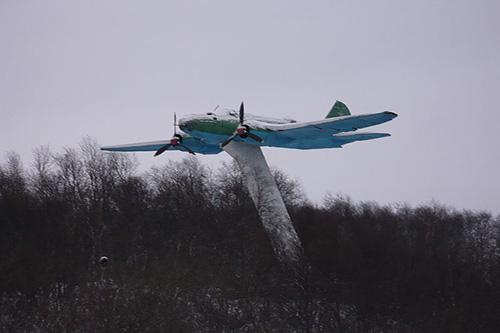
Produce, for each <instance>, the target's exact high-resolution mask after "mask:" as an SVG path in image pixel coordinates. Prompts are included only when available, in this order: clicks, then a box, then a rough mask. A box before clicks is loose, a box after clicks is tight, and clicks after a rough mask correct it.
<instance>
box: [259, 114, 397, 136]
mask: <svg viewBox="0 0 500 333" xmlns="http://www.w3.org/2000/svg"><path fill="white" fill-rule="evenodd" d="M395 117H397V114H395V113H393V112H390V111H384V112H380V113H373V114H366V115H357V116H345V117H336V118H327V119H323V120H318V121H313V122H303V123H293V124H284V125H268V126H266V129H267V130H269V131H271V132H273V135H272V136H276V137H288V138H290V139H308V138H318V137H325V138H328V137H330V136H332V135H333V134H337V133H342V132H352V131H356V130H357V129H359V128H365V127H369V126H374V125H378V124H382V123H385V122H387V121H390V120H392V119H394V118H395Z"/></svg>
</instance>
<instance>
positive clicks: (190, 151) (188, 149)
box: [181, 144, 196, 155]
mask: <svg viewBox="0 0 500 333" xmlns="http://www.w3.org/2000/svg"><path fill="white" fill-rule="evenodd" d="M181 147H182V148H184V149H186V150H187V151H188V152H189V153H190V154H193V155H196V154H195V153H194V151H192V150H191V149H190V148H188V147H186V146H184V145H183V144H181Z"/></svg>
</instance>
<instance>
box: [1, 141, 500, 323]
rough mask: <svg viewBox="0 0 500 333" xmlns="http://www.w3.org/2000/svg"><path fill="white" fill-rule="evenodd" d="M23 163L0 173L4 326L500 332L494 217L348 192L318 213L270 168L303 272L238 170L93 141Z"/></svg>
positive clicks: (11, 160) (11, 161) (498, 240)
mask: <svg viewBox="0 0 500 333" xmlns="http://www.w3.org/2000/svg"><path fill="white" fill-rule="evenodd" d="M32 160H33V162H31V163H30V165H28V166H24V165H23V163H22V161H21V159H20V157H19V156H18V155H17V154H16V153H8V154H6V156H5V158H4V162H3V163H2V164H0V228H1V229H0V238H1V239H0V256H1V260H0V277H1V278H0V313H1V317H0V331H2V332H92V331H95V332H98V331H101V332H102V331H110V332H111V331H113V332H117V331H151V332H497V331H498V328H499V327H500V249H499V247H498V244H500V217H494V216H492V215H491V214H490V213H488V212H482V211H479V212H476V211H467V210H458V209H455V208H451V207H447V206H444V205H441V204H439V203H435V202H431V203H429V204H426V205H422V206H418V207H411V206H409V205H406V204H392V205H387V206H381V205H379V204H377V203H373V202H353V201H352V200H351V199H350V198H349V197H348V196H346V195H326V196H325V198H324V201H323V203H322V204H321V205H318V204H312V203H310V202H309V201H308V199H307V198H306V196H305V195H304V193H303V191H302V190H301V186H300V182H299V181H297V180H295V179H292V178H290V177H289V176H288V175H286V174H284V173H283V172H282V171H280V170H279V169H276V168H275V169H274V174H275V178H276V182H277V184H278V187H279V189H280V191H281V193H282V195H283V198H284V200H285V203H286V205H287V207H288V210H289V212H290V215H291V217H292V221H293V223H294V225H295V228H296V230H297V232H298V234H299V237H300V239H301V242H302V244H303V247H304V251H305V257H306V258H307V260H308V262H309V265H310V270H308V272H307V273H305V274H294V273H292V272H291V271H289V270H287V269H284V268H283V267H282V266H281V265H280V264H279V262H278V261H277V260H276V258H275V256H274V253H273V250H272V248H271V245H270V241H269V239H268V237H267V234H266V232H265V231H264V229H263V226H262V224H261V223H260V220H259V217H258V215H257V211H256V209H255V207H254V205H253V203H252V201H251V200H250V198H249V195H248V193H247V191H246V187H245V184H244V183H243V180H242V177H241V175H240V172H239V170H238V168H237V166H236V164H223V165H222V166H221V167H220V168H219V169H217V170H213V169H211V168H208V167H206V166H204V165H203V164H202V163H200V161H199V160H198V159H197V158H195V157H187V158H185V159H184V160H182V162H171V161H168V158H165V165H164V166H163V167H157V168H152V169H151V170H149V171H147V172H143V173H139V172H138V171H137V162H136V160H135V158H134V155H127V154H119V153H103V152H101V151H100V150H99V145H98V144H97V142H96V141H95V140H92V139H90V138H84V139H83V140H82V143H81V144H80V145H79V147H77V148H69V147H67V148H64V149H63V150H62V152H59V153H53V152H51V151H50V149H49V148H48V147H39V148H37V149H35V150H34V152H33V159H32ZM332 190H333V191H335V189H332ZM104 255H105V256H107V257H108V258H109V261H108V265H107V266H106V267H101V265H100V264H99V258H100V257H101V256H104Z"/></svg>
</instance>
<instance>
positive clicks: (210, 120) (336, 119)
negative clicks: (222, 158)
mask: <svg viewBox="0 0 500 333" xmlns="http://www.w3.org/2000/svg"><path fill="white" fill-rule="evenodd" d="M216 111H217V112H216ZM396 117H397V114H396V113H394V112H390V111H383V112H379V113H372V114H364V115H351V112H350V111H349V109H348V108H347V106H346V105H345V104H344V103H342V102H340V101H336V102H335V104H334V105H333V107H332V108H331V110H330V111H329V112H328V114H327V115H326V117H325V118H324V119H321V120H316V121H310V122H297V121H295V120H293V119H290V118H283V119H276V118H270V117H261V116H253V115H251V114H245V110H244V104H243V102H242V103H241V105H240V109H239V111H236V110H231V109H221V110H219V111H218V107H217V108H216V110H214V112H208V113H206V114H202V115H189V116H186V117H184V118H182V119H180V120H179V123H177V119H176V118H177V117H176V115H175V114H174V135H173V137H172V138H171V139H170V140H161V141H151V142H143V143H134V144H125V145H116V146H105V147H102V148H101V150H105V151H121V152H134V151H155V154H154V156H158V155H160V154H162V153H163V152H165V151H167V150H179V151H184V152H188V153H190V154H193V155H195V154H197V153H199V154H204V155H208V154H218V153H220V152H221V151H223V150H224V147H225V146H226V145H228V144H229V143H230V142H232V141H235V142H245V143H247V144H251V145H257V146H267V147H279V148H290V149H324V148H341V147H342V146H343V145H345V144H347V143H351V142H355V141H364V140H371V139H377V138H383V137H387V136H390V134H388V133H369V132H361V131H358V129H361V128H365V127H370V126H374V125H378V124H382V123H385V122H387V121H390V120H392V119H394V118H396ZM177 127H178V128H179V129H180V130H181V132H180V133H178V132H177Z"/></svg>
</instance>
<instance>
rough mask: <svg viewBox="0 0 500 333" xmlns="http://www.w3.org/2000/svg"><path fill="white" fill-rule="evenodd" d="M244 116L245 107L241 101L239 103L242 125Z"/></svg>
mask: <svg viewBox="0 0 500 333" xmlns="http://www.w3.org/2000/svg"><path fill="white" fill-rule="evenodd" d="M244 118H245V107H244V105H243V102H241V105H240V124H242V125H243V119H244Z"/></svg>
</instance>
